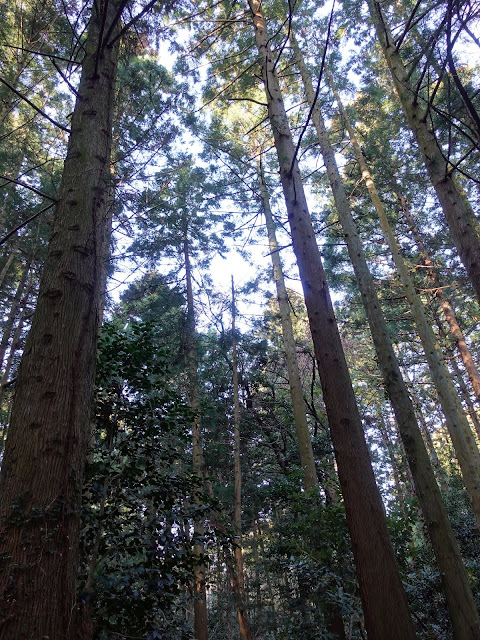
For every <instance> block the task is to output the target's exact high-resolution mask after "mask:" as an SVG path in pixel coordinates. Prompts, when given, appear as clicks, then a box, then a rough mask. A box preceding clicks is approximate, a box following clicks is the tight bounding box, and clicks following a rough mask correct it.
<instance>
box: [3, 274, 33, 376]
mask: <svg viewBox="0 0 480 640" xmlns="http://www.w3.org/2000/svg"><path fill="white" fill-rule="evenodd" d="M29 272H30V263H28V264H26V265H25V266H24V267H23V270H22V275H21V277H20V281H19V283H18V285H17V290H16V291H15V295H14V297H13V300H12V304H11V306H10V311H9V313H8V316H7V319H6V321H5V324H4V325H3V334H2V339H1V340H0V370H1V368H2V367H3V361H4V359H5V354H6V352H7V349H8V343H9V342H10V336H11V334H12V329H13V325H14V323H15V319H16V317H17V315H18V311H19V307H20V304H21V299H22V296H23V291H24V289H25V287H26V285H27V278H28V275H29Z"/></svg>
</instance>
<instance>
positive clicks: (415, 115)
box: [368, 0, 480, 300]
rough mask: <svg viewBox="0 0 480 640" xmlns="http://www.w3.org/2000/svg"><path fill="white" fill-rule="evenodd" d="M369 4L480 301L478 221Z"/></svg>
mask: <svg viewBox="0 0 480 640" xmlns="http://www.w3.org/2000/svg"><path fill="white" fill-rule="evenodd" d="M368 5H369V8H370V15H371V17H372V21H373V24H374V26H375V29H376V32H377V37H378V40H379V42H380V46H381V48H382V51H383V54H384V56H385V60H386V62H387V65H388V68H389V69H390V73H391V75H392V78H393V83H394V86H395V89H396V91H397V94H398V97H399V99H400V102H401V105H402V107H403V111H404V113H405V117H406V119H407V122H408V124H409V126H410V128H411V129H412V131H413V133H414V135H415V138H416V140H417V144H418V146H419V149H420V152H421V154H422V157H423V160H424V163H425V166H426V168H427V171H428V174H429V176H430V180H431V182H432V184H433V187H434V189H435V192H436V194H437V198H438V200H439V202H440V205H441V207H442V209H443V213H444V214H445V218H446V220H447V224H448V226H449V228H450V232H451V234H452V238H453V241H454V243H455V245H456V247H457V251H458V254H459V256H460V259H461V260H462V262H463V264H464V266H465V268H466V270H467V273H468V275H469V277H470V281H471V283H472V285H473V288H474V290H475V293H476V295H477V298H478V299H479V300H480V237H479V224H478V221H477V220H476V218H475V214H474V212H473V209H472V207H471V205H470V203H469V201H468V199H467V197H466V195H465V193H464V192H463V191H462V190H461V188H460V186H459V185H458V184H457V183H456V182H455V180H454V178H453V175H452V170H451V167H450V166H449V163H448V161H447V159H446V158H444V156H443V153H442V150H441V148H440V146H439V143H438V142H437V139H436V138H435V134H434V132H433V131H432V130H431V129H430V128H429V126H428V125H427V118H426V115H427V112H426V108H425V107H424V106H422V103H421V102H420V101H419V100H418V96H417V94H416V91H415V88H414V87H413V86H412V84H411V82H410V80H409V78H408V76H407V73H406V71H405V66H404V64H403V61H402V59H401V56H400V53H399V51H398V49H397V47H396V46H395V41H394V38H393V36H392V33H391V31H390V29H389V27H388V25H387V23H386V21H385V18H384V15H383V12H382V9H381V5H380V3H379V2H377V0H368Z"/></svg>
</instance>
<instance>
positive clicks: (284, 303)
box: [258, 155, 318, 490]
mask: <svg viewBox="0 0 480 640" xmlns="http://www.w3.org/2000/svg"><path fill="white" fill-rule="evenodd" d="M258 178H259V182H260V196H261V199H262V206H263V213H264V215H265V225H266V228H267V235H268V245H269V248H270V256H271V258H272V265H273V279H274V281H275V287H276V289H277V300H278V308H279V311H280V322H281V325H282V338H283V349H284V352H285V359H286V361H287V372H288V385H289V388H290V396H291V399H292V409H293V419H294V422H295V429H296V432H297V440H298V448H299V452H300V463H301V465H302V468H303V474H304V481H305V488H306V489H317V490H318V477H317V470H316V468H315V458H314V456H313V448H312V440H311V438H310V432H309V430H308V423H307V416H306V412H305V402H304V400H303V389H302V382H301V380H300V372H299V370H298V361H297V350H296V347H295V338H294V335H293V327H292V319H291V316H290V307H289V303H288V293H287V288H286V286H285V279H284V277H283V269H282V261H281V259H280V253H279V247H278V243H277V238H276V234H275V224H274V222H273V216H272V210H271V208H270V199H269V196H268V190H267V185H266V183H265V177H264V174H263V166H262V155H260V157H259V161H258Z"/></svg>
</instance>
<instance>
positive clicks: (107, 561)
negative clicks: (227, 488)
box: [80, 321, 197, 640]
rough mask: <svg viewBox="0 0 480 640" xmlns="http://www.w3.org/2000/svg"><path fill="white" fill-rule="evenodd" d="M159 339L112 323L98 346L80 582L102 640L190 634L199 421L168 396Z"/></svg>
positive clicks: (137, 326) (141, 325) (148, 329)
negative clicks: (194, 452)
mask: <svg viewBox="0 0 480 640" xmlns="http://www.w3.org/2000/svg"><path fill="white" fill-rule="evenodd" d="M157 337H158V336H157V335H156V334H155V331H154V327H153V325H151V324H149V323H146V322H132V323H129V324H127V325H126V326H125V325H123V323H122V322H121V321H113V322H110V323H107V324H106V325H105V326H104V328H103V331H102V335H101V338H100V343H99V364H98V377H97V399H96V419H95V445H94V450H93V452H92V456H91V459H90V461H89V464H88V466H87V472H86V482H85V490H84V495H85V503H84V510H83V531H82V549H83V551H82V557H83V562H82V571H81V579H80V590H81V591H83V592H84V593H83V596H82V597H83V598H84V599H87V600H88V602H89V603H90V605H91V610H92V617H93V620H94V626H95V629H96V631H95V637H97V638H109V637H110V636H111V634H112V633H114V632H120V633H122V634H124V635H132V636H136V635H140V634H143V637H146V636H148V637H149V638H155V637H162V638H172V640H173V639H174V638H178V637H179V634H180V633H183V618H182V616H181V615H179V612H180V611H181V609H182V607H183V606H185V605H184V601H185V598H186V597H187V595H188V585H189V582H190V579H191V571H192V556H191V540H190V535H189V525H188V522H189V519H190V518H191V517H192V515H193V511H194V510H193V509H192V508H191V507H190V506H189V496H191V494H192V491H193V489H194V488H195V486H196V482H197V480H196V479H195V478H193V477H192V476H191V475H190V474H189V472H188V468H185V465H184V463H183V451H184V450H185V448H186V447H187V445H186V435H187V426H188V424H189V423H190V422H191V419H192V416H191V414H190V411H189V409H188V407H187V406H186V405H185V403H184V402H183V400H182V399H181V398H180V397H179V396H178V395H177V394H175V393H174V392H172V391H171V390H170V389H169V387H168V375H169V364H168V363H169V360H170V354H169V351H168V348H166V347H162V346H161V345H159V344H158V343H157ZM89 579H90V583H89ZM83 585H87V589H86V592H85V588H84V586H83ZM155 634H157V635H155ZM158 634H161V636H159V635H158Z"/></svg>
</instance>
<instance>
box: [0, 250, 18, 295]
mask: <svg viewBox="0 0 480 640" xmlns="http://www.w3.org/2000/svg"><path fill="white" fill-rule="evenodd" d="M16 255H17V252H16V249H14V248H12V249H11V251H10V254H9V256H8V258H7V260H6V261H5V264H4V265H3V268H2V270H1V271H0V291H1V290H2V287H3V281H4V280H5V276H6V275H7V273H8V270H9V269H10V267H11V265H12V262H13V259H14V258H15V256H16Z"/></svg>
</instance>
